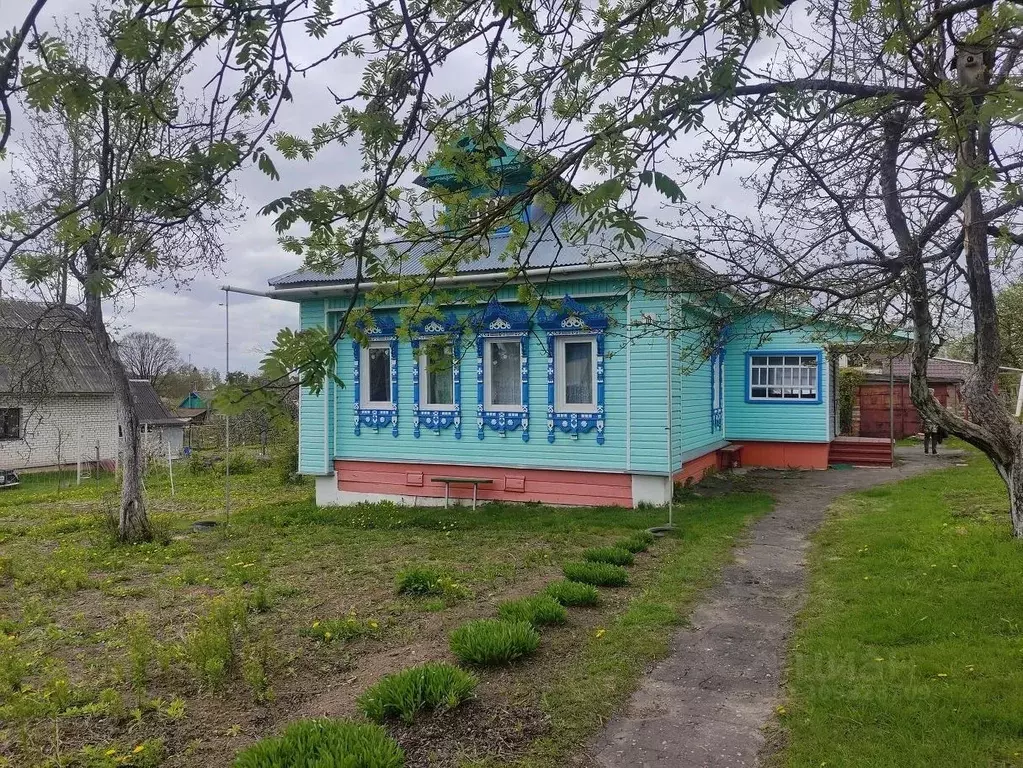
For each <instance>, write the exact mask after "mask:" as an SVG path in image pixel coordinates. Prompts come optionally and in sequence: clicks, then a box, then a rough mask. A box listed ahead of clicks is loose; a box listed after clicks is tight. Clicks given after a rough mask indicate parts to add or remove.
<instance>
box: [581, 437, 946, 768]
mask: <svg viewBox="0 0 1023 768" xmlns="http://www.w3.org/2000/svg"><path fill="white" fill-rule="evenodd" d="M897 455H898V457H899V459H900V460H901V461H902V463H901V465H900V466H899V467H896V468H895V469H845V470H830V471H828V472H815V473H786V472H757V473H755V475H754V476H755V477H756V478H757V483H756V485H757V487H758V488H761V489H763V490H765V491H767V492H768V493H770V494H772V495H773V496H774V497H775V499H776V501H777V503H776V506H775V509H774V511H773V512H772V513H771V514H770V515H768V516H766V517H763V518H761V519H760V520H759V521H758V522H757V523H756V525H754V526H753V528H752V531H751V536H750V540H749V541H748V543H746V544H745V545H742V546H740V547H739V548H738V549H737V550H736V552H735V562H734V563H732V564H731V565H728V566H726V567H725V568H724V570H723V572H722V579H721V583H720V584H719V585H718V586H716V587H714V588H712V589H711V590H710V591H709V592H708V593H707V595H706V596H705V598H704V600H703V602H702V603H701V604H700V605H699V606H698V607H697V608H696V611H695V612H694V614H693V617H692V624H691V626H690V627H689V628H687V629H685V630H682V631H681V632H679V633H678V635H676V637H675V640H674V642H673V646H672V648H673V649H672V652H671V654H670V655H669V656H668V658H666V659H665V660H664V661H662V662H661V663H660V664H658V665H657V666H656V667H655V668H654V669H653V671H652V672H651V673H650V674H649V675H647V676H646V677H645V678H644V679H643V682H642V683H641V685H640V688H639V690H638V691H636V693H635V694H634V695H633V697H632V700H631V701H630V703H629V706H628V708H627V710H626V711H625V712H623V713H622V714H621V715H620V716H619V717H617V718H615V719H614V720H612V721H611V722H610V723H609V724H608V727H607V729H606V730H605V732H604V733H603V734H602V735H601V736H600V737H599V738H598V739H597V741H596V742H595V743H594V744H593V745H592V747H591V751H590V754H591V756H592V757H593V758H594V761H595V763H596V764H597V765H599V766H602V767H603V768H647V767H652V766H657V767H658V768H696V767H697V766H699V767H700V768H705V767H707V766H715V767H720V768H724V767H725V766H727V767H728V768H733V767H735V768H737V767H738V766H755V765H757V752H758V750H759V749H760V748H761V747H762V746H763V743H764V736H763V733H762V731H761V729H762V728H763V726H764V725H766V724H767V723H768V721H769V720H770V718H771V717H772V715H773V713H774V708H775V707H776V706H777V703H778V696H779V684H780V682H781V675H782V672H783V669H784V653H785V647H786V641H787V638H788V635H789V632H790V631H791V628H792V622H793V619H794V617H795V615H796V613H797V612H798V611H799V609H800V607H801V605H802V600H803V596H804V591H805V581H806V577H805V572H804V568H803V561H804V555H805V553H806V549H807V546H808V538H807V537H808V535H809V534H810V533H811V532H813V531H814V530H815V529H816V528H817V526H818V525H820V523H821V521H822V520H823V519H824V513H825V510H826V509H827V507H828V506H829V505H830V504H831V502H832V501H833V500H834V499H835V498H836V497H838V496H840V495H842V494H844V493H848V492H849V491H855V490H859V489H863V488H869V487H871V486H874V485H880V484H881V483H886V482H890V481H892V480H900V479H903V478H906V477H910V476H911V475H915V474H919V473H920V472H925V471H927V470H930V469H937V468H940V467H942V466H947V465H948V464H949V463H951V461H952V460H954V459H955V458H957V456H959V455H961V453H958V452H945V453H944V454H943V455H939V456H936V457H935V456H927V457H925V456H924V455H923V453H922V452H921V450H920V448H914V449H899V451H898V454H897Z"/></svg>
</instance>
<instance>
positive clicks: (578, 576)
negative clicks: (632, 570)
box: [561, 562, 629, 587]
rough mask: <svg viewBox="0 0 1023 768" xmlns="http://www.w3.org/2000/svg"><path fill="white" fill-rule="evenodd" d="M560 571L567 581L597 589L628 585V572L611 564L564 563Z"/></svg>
mask: <svg viewBox="0 0 1023 768" xmlns="http://www.w3.org/2000/svg"><path fill="white" fill-rule="evenodd" d="M561 570H562V572H563V573H564V574H565V578H566V579H568V580H569V581H580V582H582V583H583V584H593V585H595V586H598V587H623V586H625V585H626V584H628V583H629V572H628V571H626V570H625V569H624V568H622V567H621V566H620V565H611V563H590V562H585V563H565V566H564V567H563V568H562V569H561Z"/></svg>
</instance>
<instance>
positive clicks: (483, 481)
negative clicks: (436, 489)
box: [430, 477, 494, 511]
mask: <svg viewBox="0 0 1023 768" xmlns="http://www.w3.org/2000/svg"><path fill="white" fill-rule="evenodd" d="M430 482H431V483H444V506H445V507H447V506H448V503H449V502H450V500H451V484H452V483H458V484H459V485H469V484H470V483H471V484H472V508H473V511H475V510H476V491H477V490H478V489H479V487H480V486H481V485H490V484H491V483H493V482H494V481H493V479H492V478H489V477H431V478H430Z"/></svg>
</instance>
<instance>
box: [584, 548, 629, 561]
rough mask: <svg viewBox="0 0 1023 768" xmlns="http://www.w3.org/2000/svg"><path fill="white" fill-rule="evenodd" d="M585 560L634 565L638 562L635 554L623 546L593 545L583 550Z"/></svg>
mask: <svg viewBox="0 0 1023 768" xmlns="http://www.w3.org/2000/svg"><path fill="white" fill-rule="evenodd" d="M583 560H586V561H588V562H591V563H611V565H632V564H633V563H634V562H636V558H635V557H633V554H632V553H631V552H630V551H629V550H627V549H622V548H621V547H593V548H592V549H587V550H585V551H584V552H583Z"/></svg>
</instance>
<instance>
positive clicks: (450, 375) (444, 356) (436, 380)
mask: <svg viewBox="0 0 1023 768" xmlns="http://www.w3.org/2000/svg"><path fill="white" fill-rule="evenodd" d="M453 363H454V360H453V355H452V351H451V347H444V349H431V350H430V354H429V359H428V361H427V365H426V404H427V405H453V404H454V402H455V380H454V372H455V369H454V365H453Z"/></svg>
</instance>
